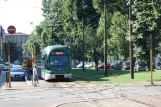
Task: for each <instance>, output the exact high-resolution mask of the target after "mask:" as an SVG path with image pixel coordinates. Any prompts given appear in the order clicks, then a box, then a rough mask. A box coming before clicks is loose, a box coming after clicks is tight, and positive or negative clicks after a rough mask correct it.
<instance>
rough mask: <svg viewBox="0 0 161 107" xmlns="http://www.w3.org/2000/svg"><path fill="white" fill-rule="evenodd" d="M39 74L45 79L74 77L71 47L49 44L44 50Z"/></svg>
mask: <svg viewBox="0 0 161 107" xmlns="http://www.w3.org/2000/svg"><path fill="white" fill-rule="evenodd" d="M41 58H42V63H41V66H39V67H38V75H39V77H41V78H43V79H44V80H51V79H72V73H71V58H70V49H69V48H68V47H67V46H65V45H53V46H48V47H46V48H45V49H43V50H42V53H41Z"/></svg>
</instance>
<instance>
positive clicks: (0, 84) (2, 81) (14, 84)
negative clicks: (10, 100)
mask: <svg viewBox="0 0 161 107" xmlns="http://www.w3.org/2000/svg"><path fill="white" fill-rule="evenodd" d="M30 86H32V84H31V82H30V81H11V87H9V83H6V72H2V74H1V75H0V90H13V89H25V88H29V87H30Z"/></svg>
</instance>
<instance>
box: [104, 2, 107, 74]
mask: <svg viewBox="0 0 161 107" xmlns="http://www.w3.org/2000/svg"><path fill="white" fill-rule="evenodd" d="M104 75H105V76H107V35H106V2H105V3H104Z"/></svg>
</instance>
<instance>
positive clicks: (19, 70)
mask: <svg viewBox="0 0 161 107" xmlns="http://www.w3.org/2000/svg"><path fill="white" fill-rule="evenodd" d="M11 72H23V70H22V69H11Z"/></svg>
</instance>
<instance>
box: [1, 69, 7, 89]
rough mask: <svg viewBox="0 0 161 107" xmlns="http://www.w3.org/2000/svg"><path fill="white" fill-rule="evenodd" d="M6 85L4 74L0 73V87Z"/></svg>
mask: <svg viewBox="0 0 161 107" xmlns="http://www.w3.org/2000/svg"><path fill="white" fill-rule="evenodd" d="M5 83H6V72H1V74H0V87H2V86H3V85H4V84H5Z"/></svg>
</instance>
